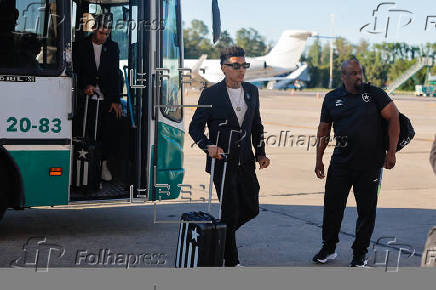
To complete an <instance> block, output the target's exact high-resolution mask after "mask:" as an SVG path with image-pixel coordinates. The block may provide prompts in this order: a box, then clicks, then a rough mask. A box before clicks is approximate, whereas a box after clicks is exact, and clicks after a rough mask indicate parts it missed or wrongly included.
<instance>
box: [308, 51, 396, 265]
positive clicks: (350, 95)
mask: <svg viewBox="0 0 436 290" xmlns="http://www.w3.org/2000/svg"><path fill="white" fill-rule="evenodd" d="M341 72H342V73H341V80H342V82H343V83H344V86H343V87H341V88H338V89H335V90H333V91H331V92H329V93H328V94H327V95H326V96H325V98H324V103H323V105H322V109H321V118H320V123H319V127H318V147H317V154H316V167H315V173H316V176H317V177H318V178H320V179H323V178H324V177H325V176H324V164H323V161H322V157H323V155H324V150H325V148H326V147H327V144H328V142H329V139H328V138H329V136H330V130H331V127H332V125H333V129H334V134H335V138H336V147H335V150H334V152H333V155H332V158H331V161H330V166H329V169H328V172H327V181H326V184H325V195H324V218H323V227H322V240H323V246H322V248H321V250H320V251H319V252H318V253H317V254H316V255H315V256H314V257H313V261H314V262H316V263H322V264H324V263H326V262H327V261H328V260H332V259H335V258H336V256H337V254H336V252H335V249H336V243H337V242H339V239H338V236H339V230H340V228H341V222H342V218H343V216H344V210H345V207H346V203H347V197H348V194H349V191H350V189H351V187H353V192H354V196H355V199H356V204H357V213H358V218H357V223H356V238H355V240H354V243H353V246H352V248H353V260H352V262H351V264H350V266H351V267H356V266H357V267H359V266H360V267H364V266H365V265H366V263H367V258H366V254H367V252H368V247H369V245H370V239H371V235H372V232H373V230H374V225H375V216H376V207H377V191H378V186H379V183H380V173H381V170H382V167H384V168H386V169H392V168H393V167H394V166H395V152H396V147H397V143H398V136H399V131H400V124H399V117H398V114H399V113H398V109H397V108H396V106H395V104H394V103H393V101H392V100H391V99H390V98H389V96H388V95H387V94H386V93H385V92H384V91H383V90H382V89H380V88H377V87H374V86H370V85H365V86H364V85H363V82H362V80H363V73H362V67H361V65H360V63H359V61H358V60H356V59H351V60H347V61H344V62H343V63H342V66H341ZM382 118H383V119H386V120H387V122H388V135H389V149H388V151H387V152H386V150H385V144H384V143H385V142H384V141H385V136H384V134H385V133H384V131H383V127H382Z"/></svg>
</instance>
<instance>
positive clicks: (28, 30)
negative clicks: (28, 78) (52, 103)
mask: <svg viewBox="0 0 436 290" xmlns="http://www.w3.org/2000/svg"><path fill="white" fill-rule="evenodd" d="M58 2H61V1H60V0H58V1H56V0H5V1H2V2H1V4H0V43H1V46H0V73H3V74H4V73H11V74H34V75H47V74H49V75H50V74H55V73H57V72H58V71H59V68H60V65H61V61H60V60H61V59H62V58H61V55H62V53H61V41H60V39H61V35H60V34H61V33H62V29H61V26H60V25H61V24H62V22H63V21H64V20H65V19H63V18H62V17H61V14H63V13H62V10H61V7H59V5H58Z"/></svg>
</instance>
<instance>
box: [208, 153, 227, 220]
mask: <svg viewBox="0 0 436 290" xmlns="http://www.w3.org/2000/svg"><path fill="white" fill-rule="evenodd" d="M220 155H221V156H222V157H223V158H224V168H223V174H222V177H221V187H220V193H219V198H218V200H219V203H220V207H219V212H218V219H219V220H221V207H222V202H223V192H224V181H225V178H226V171H227V155H226V154H225V153H221V154H220ZM215 162H216V158H212V164H211V169H210V179H209V203H208V210H207V212H208V213H209V214H210V206H211V201H212V186H213V177H214V174H215Z"/></svg>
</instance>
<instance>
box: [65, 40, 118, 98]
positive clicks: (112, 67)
mask: <svg viewBox="0 0 436 290" xmlns="http://www.w3.org/2000/svg"><path fill="white" fill-rule="evenodd" d="M73 56H74V58H73V62H74V69H75V71H76V73H77V76H78V86H79V89H80V90H81V91H83V90H84V89H85V88H86V87H87V86H88V85H93V86H96V85H97V83H98V86H99V87H100V89H101V91H102V92H103V94H104V101H105V102H110V103H120V96H121V88H120V75H119V62H120V50H119V49H118V44H117V43H116V42H113V41H112V40H110V39H108V40H107V41H106V42H105V43H104V44H103V48H102V51H101V58H100V66H99V68H98V71H97V68H96V65H95V56H94V47H93V46H92V40H91V36H88V37H86V38H85V39H83V40H82V41H80V42H79V43H77V45H76V47H75V50H74V54H73Z"/></svg>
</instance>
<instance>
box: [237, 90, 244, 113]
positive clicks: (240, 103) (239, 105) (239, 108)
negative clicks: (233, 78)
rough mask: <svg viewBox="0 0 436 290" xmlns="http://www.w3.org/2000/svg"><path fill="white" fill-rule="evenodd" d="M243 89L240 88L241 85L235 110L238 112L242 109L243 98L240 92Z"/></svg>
mask: <svg viewBox="0 0 436 290" xmlns="http://www.w3.org/2000/svg"><path fill="white" fill-rule="evenodd" d="M243 91H244V90H243V89H242V87H241V93H240V94H239V104H238V106H236V111H238V112H240V111H241V110H242V108H241V107H242V102H243V101H244V99H243V98H242V92H243ZM241 100H242V102H241Z"/></svg>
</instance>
